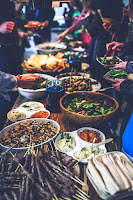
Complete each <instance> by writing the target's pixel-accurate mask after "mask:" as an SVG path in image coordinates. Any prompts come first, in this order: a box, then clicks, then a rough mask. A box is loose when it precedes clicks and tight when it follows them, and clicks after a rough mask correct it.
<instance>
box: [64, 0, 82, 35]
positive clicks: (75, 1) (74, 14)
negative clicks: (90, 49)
mask: <svg viewBox="0 0 133 200" xmlns="http://www.w3.org/2000/svg"><path fill="white" fill-rule="evenodd" d="M69 7H70V11H69V12H68V13H67V16H66V14H65V15H64V19H65V22H66V25H67V26H68V27H69V26H71V25H72V24H73V23H75V22H76V21H77V20H78V18H79V16H80V14H81V11H82V4H81V2H80V0H71V1H70V3H69ZM83 28H84V27H83V26H82V27H81V28H80V29H78V30H76V31H75V32H74V37H75V38H78V35H79V34H80V31H81V30H83Z"/></svg>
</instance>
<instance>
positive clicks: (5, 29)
mask: <svg viewBox="0 0 133 200" xmlns="http://www.w3.org/2000/svg"><path fill="white" fill-rule="evenodd" d="M14 26H15V23H14V22H12V21H6V22H4V23H2V24H1V25H0V33H3V34H5V33H12V31H13V29H14Z"/></svg>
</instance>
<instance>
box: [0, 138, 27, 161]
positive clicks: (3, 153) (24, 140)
mask: <svg viewBox="0 0 133 200" xmlns="http://www.w3.org/2000/svg"><path fill="white" fill-rule="evenodd" d="M29 140H30V138H29V137H28V136H27V135H22V136H21V137H20V139H19V141H18V142H17V143H16V144H14V145H13V146H11V147H10V148H8V149H7V150H6V151H4V152H2V153H1V155H0V158H1V157H3V156H4V155H5V154H6V153H7V152H8V151H10V150H11V149H12V148H14V147H15V146H16V145H17V144H19V143H20V142H21V143H24V142H27V141H29Z"/></svg>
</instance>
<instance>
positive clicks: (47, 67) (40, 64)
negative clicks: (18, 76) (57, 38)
mask: <svg viewBox="0 0 133 200" xmlns="http://www.w3.org/2000/svg"><path fill="white" fill-rule="evenodd" d="M62 57H63V55H62V54H60V53H58V54H57V55H55V56H53V55H38V54H34V55H31V56H30V58H28V59H27V60H25V61H24V63H22V66H23V67H24V68H25V69H26V70H27V71H34V70H35V71H39V72H61V71H63V70H64V69H65V67H67V68H69V64H67V63H66V64H65V65H64V61H65V58H62Z"/></svg>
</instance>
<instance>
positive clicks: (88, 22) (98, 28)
mask: <svg viewBox="0 0 133 200" xmlns="http://www.w3.org/2000/svg"><path fill="white" fill-rule="evenodd" d="M84 26H85V28H86V29H87V31H88V33H89V34H90V36H91V37H92V38H95V37H97V36H98V35H99V34H101V33H102V32H103V31H104V28H103V26H102V20H101V18H100V16H99V14H98V12H97V11H95V14H90V16H88V17H87V18H86V19H85V20H84Z"/></svg>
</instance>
